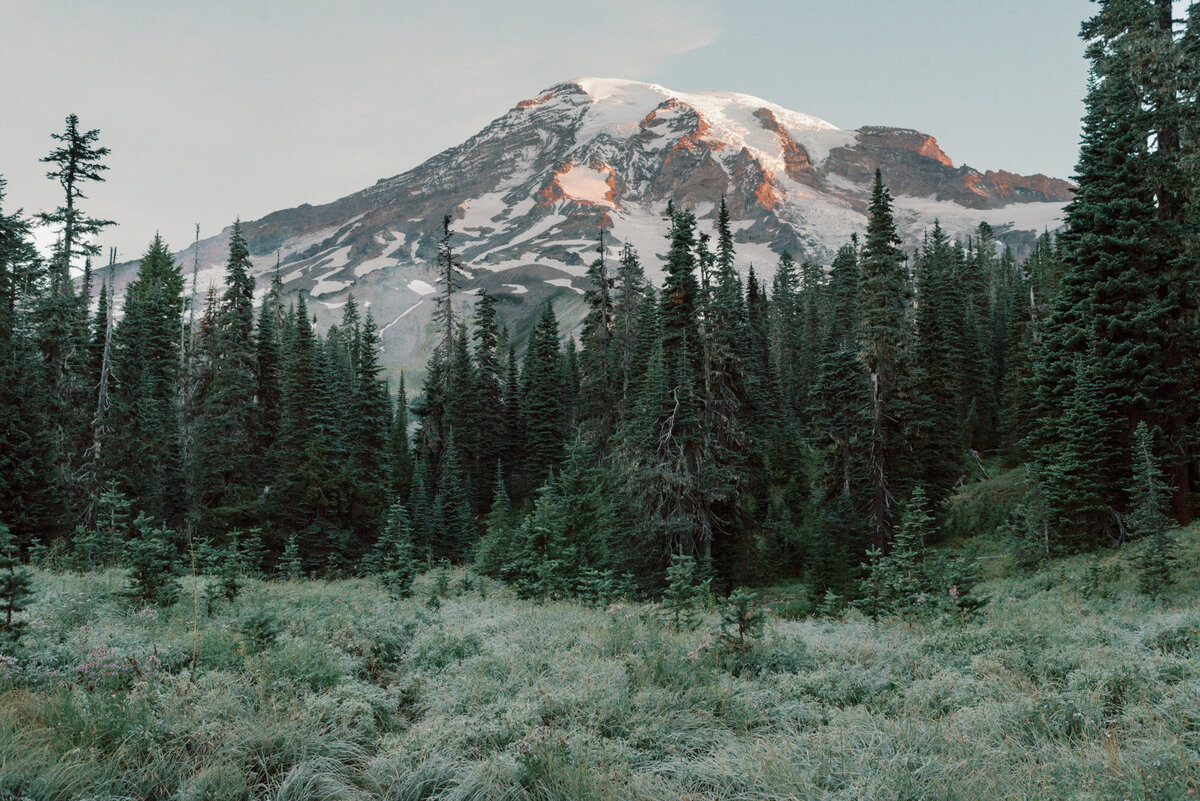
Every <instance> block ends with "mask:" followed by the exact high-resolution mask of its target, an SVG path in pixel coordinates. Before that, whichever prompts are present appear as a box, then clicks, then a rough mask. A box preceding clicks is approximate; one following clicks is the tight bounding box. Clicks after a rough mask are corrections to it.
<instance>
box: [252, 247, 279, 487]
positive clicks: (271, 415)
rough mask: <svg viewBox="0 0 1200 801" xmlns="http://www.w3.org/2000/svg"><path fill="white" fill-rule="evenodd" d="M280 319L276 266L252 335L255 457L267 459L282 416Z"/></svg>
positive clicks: (271, 469) (267, 474)
mask: <svg viewBox="0 0 1200 801" xmlns="http://www.w3.org/2000/svg"><path fill="white" fill-rule="evenodd" d="M282 318H283V282H282V281H281V279H280V277H279V265H278V264H276V266H275V274H274V275H273V276H272V277H271V288H270V289H269V290H268V291H267V295H266V297H265V298H263V303H262V306H261V307H260V308H259V312H258V325H257V326H256V327H255V331H254V357H255V358H254V380H255V393H254V394H255V400H256V401H257V402H258V412H259V417H258V423H259V425H258V442H257V443H256V447H255V453H257V454H258V455H259V456H260V457H262V458H264V459H266V458H267V457H268V456H269V454H270V453H271V449H272V445H273V444H274V442H275V438H276V437H278V436H279V420H280V415H281V413H282V409H281V404H282V391H283V390H282V387H281V386H280V374H279V371H280V366H281V361H282V358H283V354H282V341H281V338H280V337H281V332H280V330H279V326H280V322H281V321H282ZM276 469H277V468H276V466H275V465H274V464H270V463H268V464H265V465H264V466H263V469H262V472H263V477H264V479H265V480H267V481H268V482H269V481H273V480H274V473H275V470H276Z"/></svg>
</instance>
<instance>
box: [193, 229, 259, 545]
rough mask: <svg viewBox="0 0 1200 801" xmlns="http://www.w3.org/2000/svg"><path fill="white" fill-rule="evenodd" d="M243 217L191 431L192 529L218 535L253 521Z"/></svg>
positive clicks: (249, 300)
mask: <svg viewBox="0 0 1200 801" xmlns="http://www.w3.org/2000/svg"><path fill="white" fill-rule="evenodd" d="M252 266H253V265H252V264H251V262H250V251H249V250H248V249H247V247H246V240H245V238H244V236H243V235H242V226H241V223H240V222H234V224H233V232H232V234H231V236H230V240H229V260H228V261H227V262H226V264H225V291H224V292H223V293H222V295H221V300H220V303H219V304H218V306H217V309H216V316H215V318H214V321H213V326H214V330H213V334H212V368H211V369H212V378H211V380H210V382H209V385H208V388H207V391H206V393H205V397H204V399H203V403H202V406H201V407H200V409H199V410H198V412H199V415H198V419H197V420H196V423H195V426H194V430H195V439H196V442H195V461H194V468H193V469H194V470H195V472H196V485H197V489H198V498H197V505H196V507H195V508H194V509H193V510H192V515H193V517H194V519H195V521H196V524H197V527H196V533H198V534H199V535H200V536H212V537H220V536H221V535H223V533H224V532H225V531H227V530H229V529H230V528H247V527H249V526H251V525H253V524H254V523H255V522H256V520H257V514H258V510H257V504H258V497H259V492H260V488H259V487H258V486H257V484H258V478H259V477H258V471H257V465H258V460H257V459H256V458H255V453H256V449H255V445H256V443H257V431H258V404H257V402H256V399H255V353H254V278H253V277H251V275H250V270H251V268H252Z"/></svg>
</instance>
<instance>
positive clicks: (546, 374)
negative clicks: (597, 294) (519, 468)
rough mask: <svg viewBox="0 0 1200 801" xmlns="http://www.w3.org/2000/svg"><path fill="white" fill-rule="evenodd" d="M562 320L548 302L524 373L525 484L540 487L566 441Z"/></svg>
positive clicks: (538, 324) (554, 464)
mask: <svg viewBox="0 0 1200 801" xmlns="http://www.w3.org/2000/svg"><path fill="white" fill-rule="evenodd" d="M564 383H565V381H564V375H563V367H562V353H561V352H560V350H559V345H558V321H557V320H556V319H555V317H554V307H553V306H552V305H551V304H550V303H549V302H547V303H546V305H545V306H544V307H543V309H542V316H541V317H540V318H539V320H538V323H537V326H536V327H535V328H534V330H533V334H532V335H531V337H530V340H529V349H528V350H527V351H526V353H525V364H524V368H523V369H522V371H521V384H522V387H521V392H522V395H523V398H522V401H523V402H522V407H523V409H524V412H525V426H526V431H525V437H526V439H525V444H524V450H525V460H524V462H525V465H524V466H525V481H526V485H527V486H528V487H529V488H531V489H532V488H535V487H540V486H541V485H542V484H543V483H544V482H545V481H546V479H547V478H548V477H549V476H550V471H551V470H554V469H555V468H556V467H557V466H558V465H559V464H560V463H561V462H562V457H563V447H564V445H565V442H566V404H565V403H564V401H565V397H564V396H565V394H566V392H565V389H566V388H565V387H564Z"/></svg>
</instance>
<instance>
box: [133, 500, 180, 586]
mask: <svg viewBox="0 0 1200 801" xmlns="http://www.w3.org/2000/svg"><path fill="white" fill-rule="evenodd" d="M133 528H134V532H135V533H134V537H133V539H131V540H130V541H129V542H128V543H127V544H126V546H125V563H126V565H127V566H128V568H129V597H130V598H132V599H133V600H135V601H139V602H141V603H144V604H155V605H157V606H163V607H168V606H170V605H171V604H173V603H175V601H176V599H177V598H178V597H179V584H178V582H177V580H176V576H178V575H179V573H180V559H179V554H178V552H177V551H176V549H175V545H174V543H173V542H172V538H173V537H174V532H172V531H171V530H170V529H169V528H167V527H166V526H165V525H161V526H155V524H154V519H153V518H151V517H147V516H146V514H145V513H144V512H143V513H141V514H139V515H138V516H137V519H136V520H134V521H133Z"/></svg>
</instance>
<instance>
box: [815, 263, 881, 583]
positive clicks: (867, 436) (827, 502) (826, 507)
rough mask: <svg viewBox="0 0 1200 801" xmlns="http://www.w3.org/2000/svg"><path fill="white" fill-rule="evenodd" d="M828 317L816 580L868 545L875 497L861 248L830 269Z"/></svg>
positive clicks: (818, 415) (819, 416)
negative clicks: (862, 337) (863, 351)
mask: <svg viewBox="0 0 1200 801" xmlns="http://www.w3.org/2000/svg"><path fill="white" fill-rule="evenodd" d="M828 295H829V322H828V325H827V327H826V329H825V335H824V339H823V343H822V347H821V350H822V355H821V360H820V365H819V368H818V373H817V382H816V385H815V387H814V389H813V392H812V406H813V427H812V430H813V437H812V442H813V445H814V447H815V448H816V449H817V455H818V462H817V474H816V482H815V483H816V487H815V490H814V494H815V501H816V511H817V513H818V520H817V523H816V525H815V526H813V527H812V531H813V537H814V538H815V540H813V541H812V542H811V543H810V545H809V565H810V569H809V574H810V583H811V584H812V585H813V586H814V587H818V588H820V589H822V590H823V589H825V588H828V587H830V586H833V585H836V584H838V583H840V582H839V580H838V574H839V573H840V569H839V566H840V564H841V563H842V562H843V560H844V557H843V556H842V555H843V554H853V553H863V552H864V551H865V548H866V535H867V528H866V525H865V523H866V521H867V519H868V518H867V509H868V504H869V499H870V491H869V485H868V479H869V471H868V466H869V454H870V450H869V448H870V442H871V427H870V420H871V417H870V411H871V385H870V378H869V375H868V373H867V370H866V365H865V364H864V362H863V360H862V358H861V355H860V345H859V333H858V319H859V315H858V297H859V270H858V253H857V248H856V247H855V246H854V245H853V244H850V245H846V246H844V247H843V248H841V249H840V250H839V251H838V254H837V257H836V258H835V259H834V261H833V266H832V268H831V270H830V273H829V291H828Z"/></svg>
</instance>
